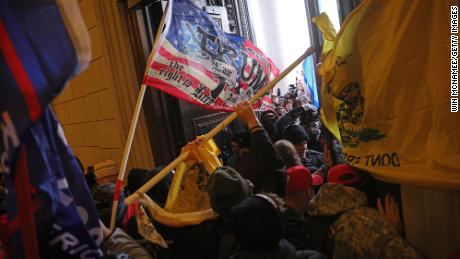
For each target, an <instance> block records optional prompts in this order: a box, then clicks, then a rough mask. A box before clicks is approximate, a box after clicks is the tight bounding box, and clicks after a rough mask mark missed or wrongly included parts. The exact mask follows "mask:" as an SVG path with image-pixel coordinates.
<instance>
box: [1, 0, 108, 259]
mask: <svg viewBox="0 0 460 259" xmlns="http://www.w3.org/2000/svg"><path fill="white" fill-rule="evenodd" d="M0 47H1V48H0V70H1V73H0V81H1V86H0V92H1V94H0V171H2V172H4V173H6V175H5V181H6V187H7V188H6V189H7V196H6V200H7V214H8V233H7V235H8V236H9V240H10V242H9V245H10V247H8V248H7V251H8V252H10V253H11V256H12V257H13V258H38V257H43V258H64V257H65V258H72V257H78V258H97V257H100V256H102V251H101V250H100V248H99V244H100V243H101V242H102V239H103V237H102V230H101V228H100V226H99V220H98V217H97V213H96V209H95V207H94V204H93V202H92V199H91V195H90V193H89V190H88V187H87V185H86V181H85V179H84V177H83V173H82V171H81V169H80V167H79V165H78V163H77V161H76V160H75V158H74V155H73V154H72V152H71V151H70V149H69V148H68V147H67V144H66V140H65V137H64V136H63V132H62V129H61V127H60V125H59V124H58V122H57V121H56V119H55V117H54V115H53V113H52V112H51V110H50V108H49V107H48V105H49V103H50V102H51V101H52V100H53V98H54V97H56V96H57V94H59V92H60V91H61V90H62V89H63V87H64V86H65V84H66V83H67V81H68V80H69V79H70V78H71V77H73V76H75V75H76V74H78V73H79V72H80V71H81V70H82V69H84V68H85V67H86V66H87V65H88V64H89V62H90V59H91V48H90V40H89V35H88V30H87V28H86V26H85V24H84V23H83V19H82V17H81V14H80V10H79V6H78V2H77V1H70V0H23V1H0Z"/></svg>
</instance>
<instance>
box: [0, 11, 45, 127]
mask: <svg viewBox="0 0 460 259" xmlns="http://www.w3.org/2000/svg"><path fill="white" fill-rule="evenodd" d="M0 49H1V50H2V53H3V56H5V59H6V64H7V65H8V68H9V69H10V71H11V73H12V74H13V77H14V80H15V81H16V84H17V85H18V86H19V89H20V90H21V93H22V96H23V97H24V100H25V102H26V105H27V110H28V111H29V116H30V119H31V121H33V122H36V121H37V120H38V119H39V118H40V115H41V114H42V107H41V105H40V101H39V100H38V96H37V93H36V92H35V89H34V87H33V85H32V82H31V81H30V79H29V76H28V75H27V71H26V70H25V68H24V66H23V65H22V63H21V59H20V58H19V56H18V55H17V53H16V49H15V48H14V45H13V42H12V41H11V39H10V37H9V35H8V32H7V31H6V28H5V26H4V24H3V21H2V20H0Z"/></svg>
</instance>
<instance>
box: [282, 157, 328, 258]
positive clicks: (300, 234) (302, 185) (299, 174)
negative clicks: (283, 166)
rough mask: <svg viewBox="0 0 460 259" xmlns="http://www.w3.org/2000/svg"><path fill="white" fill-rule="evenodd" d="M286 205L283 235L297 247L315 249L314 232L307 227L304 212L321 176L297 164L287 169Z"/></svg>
mask: <svg viewBox="0 0 460 259" xmlns="http://www.w3.org/2000/svg"><path fill="white" fill-rule="evenodd" d="M286 174H287V176H286V197H285V200H286V205H287V209H286V210H285V211H283V212H282V213H281V221H282V224H283V237H284V238H285V239H286V240H288V241H289V242H290V243H291V244H292V245H293V246H294V247H295V248H296V249H298V250H299V249H313V248H314V246H313V240H312V234H311V233H309V232H308V229H307V228H306V227H305V217H304V213H305V211H306V209H307V206H308V203H309V201H310V199H311V197H313V187H314V186H315V185H316V186H317V185H320V184H321V183H322V178H321V177H320V176H317V175H316V176H314V177H312V176H311V174H310V170H308V168H306V167H304V166H302V165H297V166H294V167H290V168H288V169H287V171H286Z"/></svg>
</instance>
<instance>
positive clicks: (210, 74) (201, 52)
mask: <svg viewBox="0 0 460 259" xmlns="http://www.w3.org/2000/svg"><path fill="white" fill-rule="evenodd" d="M168 8H169V9H168V10H167V17H166V19H165V21H166V28H165V31H164V32H163V35H162V37H161V39H160V40H159V41H158V42H157V43H156V46H154V48H153V50H152V53H151V56H150V58H149V65H148V67H147V70H146V73H145V76H144V82H143V83H144V84H146V85H148V86H151V87H154V88H157V89H160V90H161V91H164V92H166V93H168V94H170V95H173V96H175V97H177V98H180V99H182V100H185V101H187V102H190V103H192V104H196V105H199V106H202V107H204V108H206V109H212V110H219V111H232V110H233V106H235V105H236V104H237V103H239V102H241V101H242V100H247V99H249V98H250V97H251V96H253V95H254V94H255V93H256V92H257V91H259V90H260V89H261V88H262V87H263V86H265V85H266V84H267V83H268V82H270V81H271V80H272V79H273V78H275V77H276V76H277V75H278V73H279V71H278V69H277V68H276V67H275V65H274V64H273V63H272V61H271V60H270V59H269V58H268V57H266V56H265V55H264V54H263V53H262V52H261V51H260V50H259V49H258V48H257V47H256V46H254V44H252V43H251V42H249V41H248V40H247V39H244V38H241V37H238V36H235V35H230V34H226V33H224V32H223V31H222V29H221V28H220V27H219V25H218V24H217V21H215V20H213V18H211V17H210V16H209V15H208V14H207V13H206V12H204V11H203V10H201V9H199V8H198V7H196V6H195V5H194V4H193V3H192V2H191V1H190V0H175V1H170V3H169V6H168ZM269 96H270V95H266V96H265V97H263V98H261V100H260V101H259V102H258V103H256V104H255V106H254V107H255V108H258V109H264V107H266V106H271V99H270V97H269Z"/></svg>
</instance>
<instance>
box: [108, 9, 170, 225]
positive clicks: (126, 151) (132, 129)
mask: <svg viewBox="0 0 460 259" xmlns="http://www.w3.org/2000/svg"><path fill="white" fill-rule="evenodd" d="M169 2H170V1H168V2H167V4H166V7H165V12H164V13H163V15H162V16H161V19H160V24H159V25H158V30H157V33H156V35H155V40H154V42H153V45H152V46H153V48H155V45H156V44H158V41H159V40H160V36H161V33H162V31H163V27H164V25H165V18H166V14H167V12H168V7H169ZM151 57H152V55H150V58H151ZM150 58H149V59H148V61H147V66H148V65H149V64H150ZM146 90H147V85H146V84H142V85H141V89H140V90H139V95H138V96H137V102H136V106H135V108H134V114H133V118H132V119H131V126H130V128H129V133H128V138H127V140H126V144H125V149H124V150H123V157H122V159H121V164H120V169H119V172H118V177H117V182H116V185H115V192H114V195H113V205H112V213H111V217H110V230H114V229H115V221H116V217H117V208H118V201H119V198H120V192H121V190H122V189H123V185H124V180H125V172H126V167H127V165H128V158H129V153H130V151H131V147H132V144H133V140H134V134H136V128H137V122H138V121H139V114H140V112H141V109H142V102H143V101H144V96H145V91H146Z"/></svg>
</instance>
